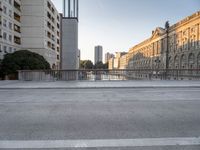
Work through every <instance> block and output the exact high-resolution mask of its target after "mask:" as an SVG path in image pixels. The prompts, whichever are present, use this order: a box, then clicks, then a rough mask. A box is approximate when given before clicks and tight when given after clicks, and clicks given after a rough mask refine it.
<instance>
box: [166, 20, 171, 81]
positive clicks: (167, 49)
mask: <svg viewBox="0 0 200 150" xmlns="http://www.w3.org/2000/svg"><path fill="white" fill-rule="evenodd" d="M169 27H170V26H169V21H167V22H166V23H165V29H166V33H167V45H166V46H167V48H166V67H165V69H166V70H165V79H167V75H168V69H169V45H168V44H169Z"/></svg>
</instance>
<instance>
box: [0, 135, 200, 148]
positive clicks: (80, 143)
mask: <svg viewBox="0 0 200 150" xmlns="http://www.w3.org/2000/svg"><path fill="white" fill-rule="evenodd" d="M195 145H200V137H198V138H197V137H190V138H148V139H147V138H146V139H110V140H109V139H108V140H106V139H104V140H55V141H51V140H49V141H0V148H5V149H8V148H13V149H19V148H20V149H28V148H33V149H44V148H105V147H106V148H109V147H144V146H195Z"/></svg>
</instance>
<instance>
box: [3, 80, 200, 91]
mask: <svg viewBox="0 0 200 150" xmlns="http://www.w3.org/2000/svg"><path fill="white" fill-rule="evenodd" d="M188 87H189V88H190V87H191V88H200V81H160V80H159V81H143V80H140V81H96V82H92V81H68V82H65V81H62V82H61V81H57V82H24V81H0V89H93V88H188Z"/></svg>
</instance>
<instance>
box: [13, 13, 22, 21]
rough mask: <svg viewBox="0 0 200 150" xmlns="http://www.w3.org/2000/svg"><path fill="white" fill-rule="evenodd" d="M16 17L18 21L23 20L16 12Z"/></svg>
mask: <svg viewBox="0 0 200 150" xmlns="http://www.w3.org/2000/svg"><path fill="white" fill-rule="evenodd" d="M14 18H15V20H17V21H18V22H20V21H21V17H20V16H19V15H18V14H16V13H14Z"/></svg>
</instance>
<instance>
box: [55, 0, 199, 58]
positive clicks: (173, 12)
mask: <svg viewBox="0 0 200 150" xmlns="http://www.w3.org/2000/svg"><path fill="white" fill-rule="evenodd" d="M52 1H53V2H54V4H55V6H56V7H57V9H58V10H59V11H60V12H62V0H52ZM79 2H80V6H79V8H80V12H79V15H80V18H79V48H80V49H81V58H82V59H90V60H92V61H94V46H95V45H102V46H103V49H104V54H105V53H106V52H111V53H115V52H117V51H128V50H129V48H131V47H132V46H134V45H135V44H138V43H140V42H142V41H143V40H145V39H147V38H149V37H150V36H151V32H152V30H154V29H155V28H156V27H158V26H160V27H163V26H164V24H165V22H166V21H167V20H169V21H170V24H171V25H172V24H174V23H176V22H177V21H179V20H181V19H184V18H185V17H186V16H189V15H191V14H193V13H194V12H196V11H199V10H200V0H79Z"/></svg>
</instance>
